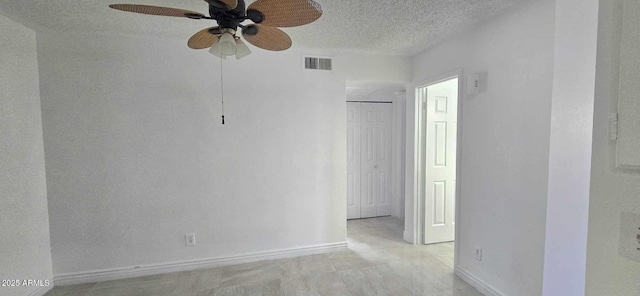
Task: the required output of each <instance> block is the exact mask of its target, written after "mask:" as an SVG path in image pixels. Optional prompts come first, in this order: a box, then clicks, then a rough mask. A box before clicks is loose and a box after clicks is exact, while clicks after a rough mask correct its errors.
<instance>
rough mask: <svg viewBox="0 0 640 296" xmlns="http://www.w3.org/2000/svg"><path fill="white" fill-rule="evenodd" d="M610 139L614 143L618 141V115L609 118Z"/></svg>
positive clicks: (614, 114)
mask: <svg viewBox="0 0 640 296" xmlns="http://www.w3.org/2000/svg"><path fill="white" fill-rule="evenodd" d="M609 139H610V140H611V141H614V142H615V141H617V140H618V113H612V114H611V115H610V116H609Z"/></svg>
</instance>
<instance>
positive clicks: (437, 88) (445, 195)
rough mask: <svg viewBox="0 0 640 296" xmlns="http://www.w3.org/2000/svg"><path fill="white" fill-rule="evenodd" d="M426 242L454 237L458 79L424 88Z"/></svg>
mask: <svg viewBox="0 0 640 296" xmlns="http://www.w3.org/2000/svg"><path fill="white" fill-rule="evenodd" d="M425 107H426V112H425V116H426V120H425V129H424V130H425V132H426V135H425V139H426V141H425V149H424V151H425V156H424V159H425V183H426V184H425V231H424V242H425V244H433V243H440V242H448V241H453V240H454V237H455V197H456V146H457V133H458V123H457V120H458V78H453V79H450V80H447V81H443V82H440V83H437V84H434V85H430V86H428V87H427V88H426V106H425Z"/></svg>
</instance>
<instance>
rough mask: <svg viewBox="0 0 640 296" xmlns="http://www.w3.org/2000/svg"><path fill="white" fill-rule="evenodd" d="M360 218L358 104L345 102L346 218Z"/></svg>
mask: <svg viewBox="0 0 640 296" xmlns="http://www.w3.org/2000/svg"><path fill="white" fill-rule="evenodd" d="M358 218H360V104H356V103H347V219H358Z"/></svg>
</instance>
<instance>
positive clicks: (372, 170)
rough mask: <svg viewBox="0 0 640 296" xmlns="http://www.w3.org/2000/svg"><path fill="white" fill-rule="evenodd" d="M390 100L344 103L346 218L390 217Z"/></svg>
mask: <svg viewBox="0 0 640 296" xmlns="http://www.w3.org/2000/svg"><path fill="white" fill-rule="evenodd" d="M392 107H393V106H392V104H391V102H347V219H360V218H372V217H381V216H390V215H391V212H392V201H391V129H392V111H393V108H392Z"/></svg>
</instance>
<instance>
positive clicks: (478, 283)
mask: <svg viewBox="0 0 640 296" xmlns="http://www.w3.org/2000/svg"><path fill="white" fill-rule="evenodd" d="M455 273H456V275H457V276H458V277H459V278H461V279H462V280H463V281H465V282H467V284H469V285H471V286H473V287H474V288H476V290H478V291H480V293H482V294H484V295H487V296H504V294H503V293H502V292H500V291H498V290H496V289H495V288H494V287H491V286H490V285H489V284H487V283H485V282H483V281H482V280H480V279H478V278H477V277H475V276H473V275H472V274H471V273H469V272H468V271H466V270H464V269H463V268H461V267H460V266H456V268H455Z"/></svg>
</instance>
